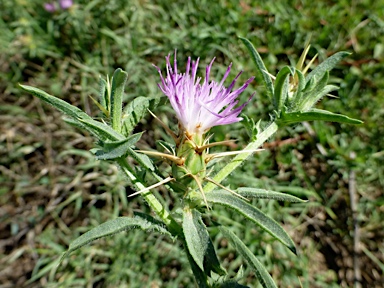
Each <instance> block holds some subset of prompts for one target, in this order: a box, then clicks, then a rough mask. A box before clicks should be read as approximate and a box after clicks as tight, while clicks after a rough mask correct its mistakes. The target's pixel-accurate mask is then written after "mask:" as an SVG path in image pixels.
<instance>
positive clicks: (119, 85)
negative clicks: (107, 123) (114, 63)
mask: <svg viewBox="0 0 384 288" xmlns="http://www.w3.org/2000/svg"><path fill="white" fill-rule="evenodd" d="M127 78H128V73H127V72H125V71H123V70H121V69H120V68H118V69H116V70H115V73H113V77H112V91H111V123H112V128H113V129H114V130H115V131H116V132H118V133H120V132H121V110H122V108H123V93H124V86H125V83H126V82H127Z"/></svg>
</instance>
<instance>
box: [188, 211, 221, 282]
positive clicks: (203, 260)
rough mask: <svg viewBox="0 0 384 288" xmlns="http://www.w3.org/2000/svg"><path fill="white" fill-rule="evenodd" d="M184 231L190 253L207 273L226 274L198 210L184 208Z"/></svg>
mask: <svg viewBox="0 0 384 288" xmlns="http://www.w3.org/2000/svg"><path fill="white" fill-rule="evenodd" d="M183 233H184V238H185V242H186V243H187V247H188V251H189V253H190V254H191V256H192V257H193V259H194V260H195V262H196V264H197V265H198V266H199V267H200V269H201V270H202V271H204V272H205V274H206V275H211V273H212V272H215V273H217V274H219V275H225V274H226V271H225V270H224V269H223V268H222V267H221V265H220V262H219V259H217V255H216V252H215V248H214V247H213V244H212V241H211V239H210V238H209V234H208V231H207V228H206V227H205V225H204V223H203V220H202V219H201V215H200V213H199V212H198V211H196V210H190V209H189V208H186V209H184V211H183Z"/></svg>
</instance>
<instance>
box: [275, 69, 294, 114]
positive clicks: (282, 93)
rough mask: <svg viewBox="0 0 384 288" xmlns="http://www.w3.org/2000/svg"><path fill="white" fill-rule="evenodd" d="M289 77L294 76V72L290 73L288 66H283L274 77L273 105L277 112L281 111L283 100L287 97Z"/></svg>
mask: <svg viewBox="0 0 384 288" xmlns="http://www.w3.org/2000/svg"><path fill="white" fill-rule="evenodd" d="M289 75H294V70H293V71H292V69H291V68H290V67H289V66H284V67H283V69H281V70H280V71H279V73H278V74H277V76H276V80H275V93H274V95H273V105H274V106H275V109H276V110H277V111H278V112H280V111H282V110H283V107H284V104H285V100H286V98H287V96H288V80H289V78H288V77H289Z"/></svg>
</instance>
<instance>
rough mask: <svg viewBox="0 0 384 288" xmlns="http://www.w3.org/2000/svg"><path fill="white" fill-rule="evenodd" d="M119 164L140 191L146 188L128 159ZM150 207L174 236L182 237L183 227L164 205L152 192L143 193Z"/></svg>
mask: <svg viewBox="0 0 384 288" xmlns="http://www.w3.org/2000/svg"><path fill="white" fill-rule="evenodd" d="M117 163H118V164H119V166H120V167H121V170H122V171H123V172H124V174H125V175H126V176H127V177H128V178H129V179H130V180H131V182H132V184H134V185H135V186H136V187H137V188H138V189H139V190H143V189H145V188H146V187H145V186H144V185H143V184H142V183H141V182H140V180H139V179H137V177H136V176H135V175H134V174H133V172H132V169H131V167H129V164H128V162H127V160H126V159H123V158H120V159H119V160H117ZM141 195H142V196H143V197H144V199H145V201H147V203H148V204H149V206H150V207H151V208H152V209H153V211H155V213H156V214H157V215H158V216H159V217H160V218H161V220H163V222H164V224H165V225H167V227H168V229H169V230H170V232H171V233H172V235H174V236H180V235H181V233H182V228H181V226H180V225H179V224H178V223H177V222H176V220H175V219H174V218H173V217H172V216H171V214H170V213H169V212H168V211H167V210H166V209H165V207H163V205H162V204H161V203H160V202H159V200H157V198H156V197H155V196H154V195H153V194H152V193H151V192H150V191H147V192H143V193H142V194H141Z"/></svg>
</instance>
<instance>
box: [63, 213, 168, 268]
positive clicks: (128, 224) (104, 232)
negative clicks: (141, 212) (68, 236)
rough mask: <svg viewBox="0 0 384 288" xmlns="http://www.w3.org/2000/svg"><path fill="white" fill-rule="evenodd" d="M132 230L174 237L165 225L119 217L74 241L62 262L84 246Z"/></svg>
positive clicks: (136, 218) (137, 218) (135, 218)
mask: <svg viewBox="0 0 384 288" xmlns="http://www.w3.org/2000/svg"><path fill="white" fill-rule="evenodd" d="M131 229H141V230H145V231H157V232H160V233H162V234H166V235H169V236H171V237H172V235H171V234H170V233H169V231H168V230H167V229H166V227H165V226H164V225H159V224H157V223H151V222H149V221H148V220H147V219H144V218H141V217H138V216H136V217H134V218H130V217H119V218H116V219H113V220H110V221H107V222H105V223H103V224H101V225H99V226H97V227H95V228H93V229H92V230H90V231H88V232H86V233H85V234H83V235H81V236H80V237H79V238H77V239H76V240H74V241H73V242H72V243H71V244H70V245H69V247H68V250H67V252H65V253H64V254H63V256H62V257H61V261H62V260H63V259H64V257H66V256H67V255H69V254H70V253H71V252H73V251H75V250H77V249H79V248H81V247H82V246H84V245H86V244H88V243H90V242H92V241H95V240H97V239H100V238H102V237H106V236H111V235H114V234H117V233H119V232H123V231H127V230H131Z"/></svg>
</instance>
